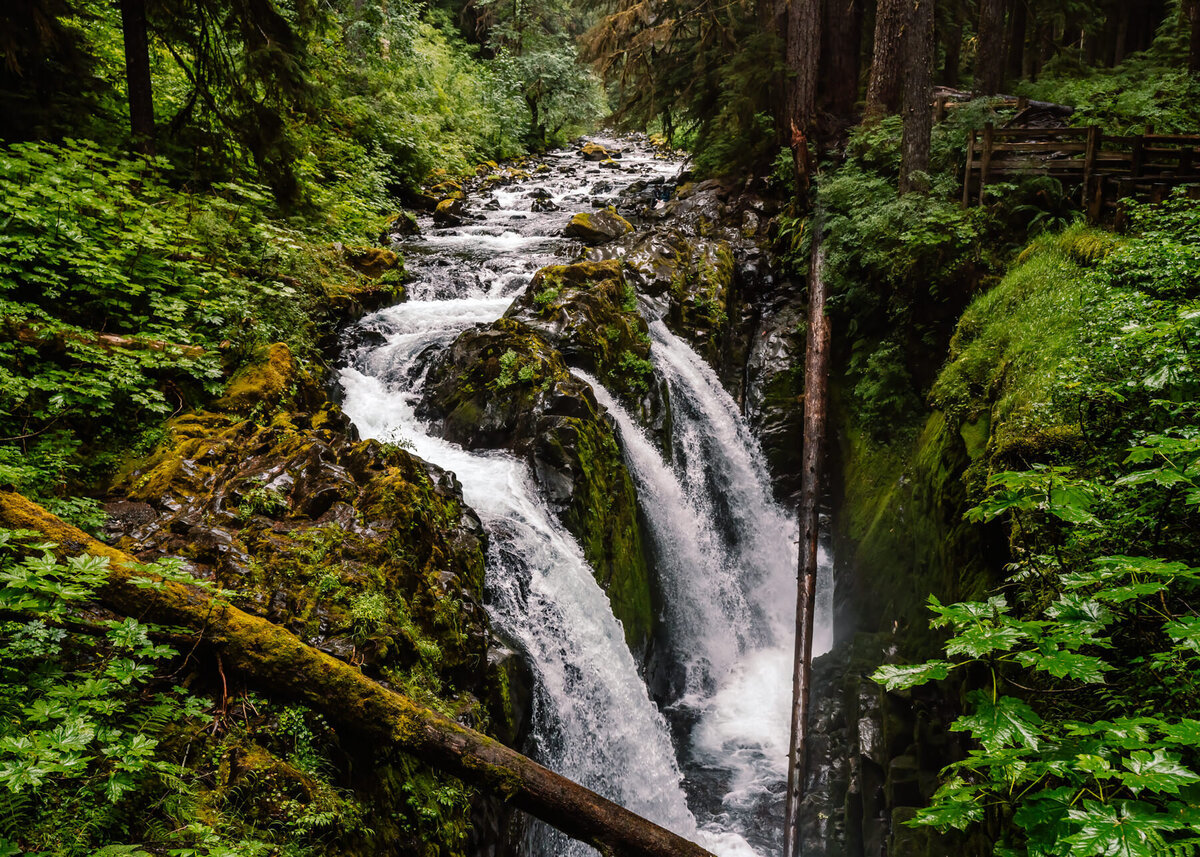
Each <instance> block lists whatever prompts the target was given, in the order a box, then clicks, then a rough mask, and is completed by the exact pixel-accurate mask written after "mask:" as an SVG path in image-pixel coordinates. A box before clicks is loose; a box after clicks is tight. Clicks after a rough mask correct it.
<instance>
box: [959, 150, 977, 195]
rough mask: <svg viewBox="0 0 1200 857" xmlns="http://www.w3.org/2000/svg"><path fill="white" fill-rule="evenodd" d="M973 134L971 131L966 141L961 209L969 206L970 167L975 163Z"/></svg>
mask: <svg viewBox="0 0 1200 857" xmlns="http://www.w3.org/2000/svg"><path fill="white" fill-rule="evenodd" d="M975 134H976V132H975V131H972V132H971V139H969V140H967V168H966V169H965V170H964V171H963V198H962V207H963V208H966V207H967V206H969V205H970V204H971V167H972V165H973V162H974V161H975Z"/></svg>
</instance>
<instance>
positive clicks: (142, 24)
mask: <svg viewBox="0 0 1200 857" xmlns="http://www.w3.org/2000/svg"><path fill="white" fill-rule="evenodd" d="M121 33H122V35H123V37H124V40H125V81H126V84H127V87H128V95H129V132H130V136H131V137H132V138H133V147H134V149H136V150H137V151H139V152H141V153H142V154H144V155H153V154H154V94H153V93H154V90H153V88H152V86H151V83H150V40H149V36H148V34H147V29H146V0H121Z"/></svg>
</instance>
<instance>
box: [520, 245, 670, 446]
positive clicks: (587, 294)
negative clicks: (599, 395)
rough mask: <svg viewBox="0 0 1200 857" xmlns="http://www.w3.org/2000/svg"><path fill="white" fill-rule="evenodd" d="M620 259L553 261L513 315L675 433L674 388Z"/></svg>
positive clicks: (654, 423)
mask: <svg viewBox="0 0 1200 857" xmlns="http://www.w3.org/2000/svg"><path fill="white" fill-rule="evenodd" d="M623 268H624V266H623V265H622V264H621V262H619V261H617V260H608V261H604V262H578V263H576V264H573V265H551V266H550V267H547V268H543V269H542V270H540V271H538V272H537V273H536V274H535V275H534V277H533V281H532V282H531V283H530V284H529V288H528V289H526V290H525V291H524V292H523V293H522V294H521V295H520V296H519V297H518V298H517V299H516V300H515V301H513V303H512V306H510V307H509V309H508V312H506V313H505V315H506V316H507V317H509V318H514V319H518V320H519V321H521V322H523V323H524V324H526V325H528V326H529V327H531V328H533V329H534V330H536V331H538V332H539V333H540V334H541V335H542V336H543V337H545V338H546V339H547V340H548V341H549V342H550V343H552V344H553V345H554V346H555V347H556V348H557V349H558V350H559V351H560V352H561V353H562V355H563V358H564V359H565V360H566V362H567V364H568V365H570V366H572V367H576V368H579V369H583V370H584V371H586V372H590V373H591V374H593V375H595V376H596V377H597V378H598V379H599V380H600V381H601V382H602V383H603V384H604V386H605V387H607V388H608V389H609V390H610V391H611V392H612V393H613V394H614V395H616V396H617V398H618V399H620V400H621V402H622V404H624V405H625V406H626V407H627V408H628V409H629V410H630V411H631V412H632V413H633V414H634V415H635V417H637V418H638V420H639V422H641V423H642V424H643V425H645V426H647V427H648V428H649V429H650V430H651V431H652V432H654V433H656V434H660V433H661V434H666V433H669V411H668V408H667V396H666V391H665V390H664V389H661V388H660V384H659V383H658V382H657V381H656V380H655V376H654V370H653V367H652V366H651V365H650V334H649V328H648V327H647V325H646V320H645V319H644V318H643V317H642V313H641V310H640V308H639V306H638V301H637V293H636V292H635V291H634V288H633V285H632V284H630V283H628V282H626V280H625V276H624V270H623Z"/></svg>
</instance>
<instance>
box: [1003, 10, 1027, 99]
mask: <svg viewBox="0 0 1200 857" xmlns="http://www.w3.org/2000/svg"><path fill="white" fill-rule="evenodd" d="M1028 27H1029V7H1028V6H1027V5H1026V0H1012V8H1011V10H1010V11H1009V17H1008V79H1009V80H1010V81H1017V80H1020V78H1021V72H1022V71H1024V65H1025V34H1026V31H1027V29H1028Z"/></svg>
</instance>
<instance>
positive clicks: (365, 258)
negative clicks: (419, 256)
mask: <svg viewBox="0 0 1200 857" xmlns="http://www.w3.org/2000/svg"><path fill="white" fill-rule="evenodd" d="M342 253H343V255H344V256H345V259H346V264H348V265H349V266H350V267H351V268H353V269H354V270H356V271H358V272H359V273H360V274H362V275H363V276H365V277H370V278H371V279H374V280H377V279H379V278H380V277H382V276H383V275H384V274H387V273H388V272H389V271H394V270H396V269H397V268H399V267H400V266H401V260H400V257H399V256H398V255H396V253H395V252H393V251H392V250H388V249H387V248H384V247H346V248H345V249H344V250H343V251H342Z"/></svg>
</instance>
